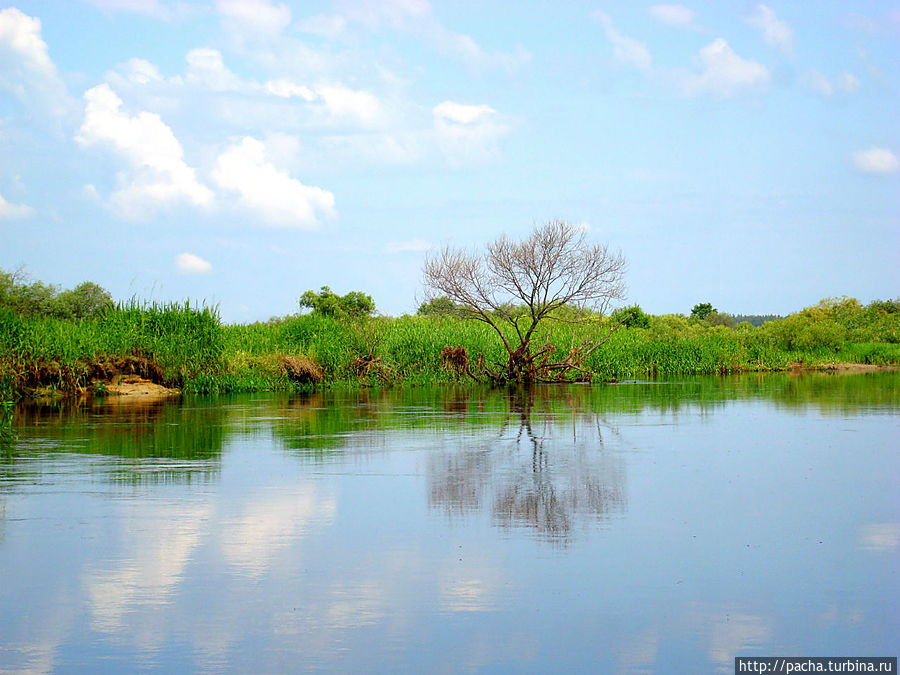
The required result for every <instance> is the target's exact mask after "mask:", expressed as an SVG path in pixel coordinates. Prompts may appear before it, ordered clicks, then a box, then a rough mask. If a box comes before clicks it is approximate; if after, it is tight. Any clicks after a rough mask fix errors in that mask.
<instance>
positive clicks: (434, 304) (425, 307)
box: [416, 295, 456, 316]
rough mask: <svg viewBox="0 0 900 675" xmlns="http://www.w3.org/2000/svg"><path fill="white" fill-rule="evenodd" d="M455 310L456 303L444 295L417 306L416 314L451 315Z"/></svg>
mask: <svg viewBox="0 0 900 675" xmlns="http://www.w3.org/2000/svg"><path fill="white" fill-rule="evenodd" d="M455 309H456V303H455V302H453V301H452V300H451V299H450V298H448V297H447V296H446V295H439V296H438V297H436V298H432V299H431V300H427V301H425V302H423V303H422V304H421V305H419V309H417V310H416V314H418V315H419V316H434V315H441V314H453V312H454V310H455Z"/></svg>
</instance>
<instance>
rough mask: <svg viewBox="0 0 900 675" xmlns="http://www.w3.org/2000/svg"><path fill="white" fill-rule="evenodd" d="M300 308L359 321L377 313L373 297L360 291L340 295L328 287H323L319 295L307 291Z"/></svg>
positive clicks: (302, 297) (301, 297)
mask: <svg viewBox="0 0 900 675" xmlns="http://www.w3.org/2000/svg"><path fill="white" fill-rule="evenodd" d="M300 307H304V308H309V309H311V310H312V311H313V312H316V313H318V314H322V315H323V316H333V317H345V318H351V319H358V318H362V317H364V316H369V315H371V314H373V313H374V312H375V302H374V301H373V300H372V297H371V296H369V295H366V294H365V293H362V292H360V291H350V292H349V293H347V294H346V295H343V296H341V295H338V294H337V293H335V292H334V291H332V290H331V289H330V288H329V287H328V286H322V288H321V289H320V290H319V292H318V293H316V292H315V291H306V292H305V293H304V294H303V295H301V296H300Z"/></svg>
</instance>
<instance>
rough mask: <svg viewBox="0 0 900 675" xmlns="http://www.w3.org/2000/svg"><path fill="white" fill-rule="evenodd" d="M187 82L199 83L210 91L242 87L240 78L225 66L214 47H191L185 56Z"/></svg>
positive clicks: (236, 89) (237, 89)
mask: <svg viewBox="0 0 900 675" xmlns="http://www.w3.org/2000/svg"><path fill="white" fill-rule="evenodd" d="M185 59H186V60H187V64H188V66H187V70H186V71H185V80H186V81H187V82H188V84H200V85H202V86H204V87H205V88H207V89H211V90H212V91H240V90H241V89H242V88H244V85H243V83H242V82H241V79H240V78H239V77H238V76H237V75H235V74H234V73H233V72H231V71H230V70H229V69H228V68H226V67H225V63H224V62H223V60H222V54H221V53H220V52H219V51H218V50H215V49H208V48H205V47H201V48H199V49H192V50H191V51H189V52H188V53H187V56H186V57H185Z"/></svg>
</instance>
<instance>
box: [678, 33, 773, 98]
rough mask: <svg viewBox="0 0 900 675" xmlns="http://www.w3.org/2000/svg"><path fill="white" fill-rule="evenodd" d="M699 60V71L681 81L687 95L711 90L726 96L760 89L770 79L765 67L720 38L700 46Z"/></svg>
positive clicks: (717, 94) (721, 96)
mask: <svg viewBox="0 0 900 675" xmlns="http://www.w3.org/2000/svg"><path fill="white" fill-rule="evenodd" d="M698 62H699V65H700V72H699V73H692V74H690V75H688V76H687V77H686V78H685V80H684V83H683V88H684V93H685V94H687V95H688V96H693V95H697V94H712V95H713V96H718V97H719V98H729V97H732V96H738V95H740V94H744V93H750V92H752V91H756V90H759V89H761V88H763V87H765V86H766V85H768V83H769V79H770V74H769V70H768V68H766V67H765V66H764V65H762V64H761V63H757V62H756V61H750V60H748V59H743V58H741V57H740V56H738V55H737V54H735V53H734V51H733V50H732V49H731V47H729V46H728V43H727V42H726V41H725V40H724V39H722V38H718V39H716V40H714V41H713V42H711V43H710V44H708V45H706V46H705V47H704V48H703V49H701V50H700V55H699V57H698Z"/></svg>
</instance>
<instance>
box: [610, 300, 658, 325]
mask: <svg viewBox="0 0 900 675" xmlns="http://www.w3.org/2000/svg"><path fill="white" fill-rule="evenodd" d="M610 318H611V319H612V321H613V323H621V324H622V325H623V326H625V327H626V328H650V317H649V316H648V315H647V314H645V313H644V311H643V310H642V309H641V306H640V305H631V306H629V307H622V308H620V309H617V310H616V311H615V312H613V313H612V315H611V316H610Z"/></svg>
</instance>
